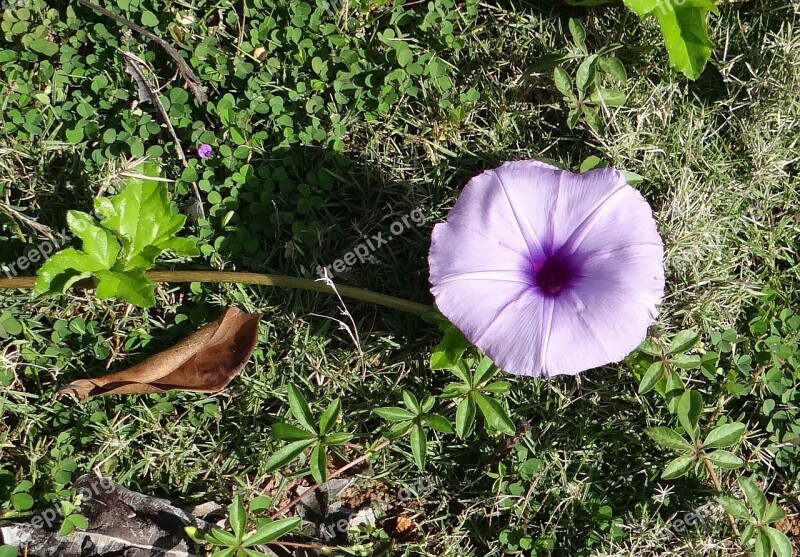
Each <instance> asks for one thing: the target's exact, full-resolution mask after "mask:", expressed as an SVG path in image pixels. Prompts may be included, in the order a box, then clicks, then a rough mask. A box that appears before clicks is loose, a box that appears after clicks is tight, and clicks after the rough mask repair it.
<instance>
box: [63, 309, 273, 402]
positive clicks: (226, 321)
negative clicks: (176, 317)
mask: <svg viewBox="0 0 800 557" xmlns="http://www.w3.org/2000/svg"><path fill="white" fill-rule="evenodd" d="M260 319H261V314H260V313H245V312H243V311H241V310H240V309H238V308H228V310H226V311H225V313H224V314H223V315H222V317H220V318H219V319H217V320H216V321H214V322H213V323H209V324H208V325H205V326H204V327H202V328H200V329H199V330H197V331H196V332H195V333H194V334H192V335H191V336H189V337H187V338H185V339H184V340H182V341H181V342H179V343H178V344H176V345H175V346H173V347H172V348H169V349H167V350H164V351H163V352H160V353H158V354H156V355H155V356H153V357H151V358H148V359H147V360H145V361H144V362H142V363H140V364H138V365H135V366H133V367H131V368H128V369H126V370H124V371H120V372H118V373H112V374H109V375H104V376H103V377H99V378H97V379H79V380H78V381H73V382H72V383H70V384H69V385H67V386H65V387H63V388H62V389H61V390H59V391H58V393H59V394H73V395H75V396H77V397H78V398H79V399H81V401H85V400H86V399H88V398H89V397H92V396H98V395H120V394H149V393H163V392H165V391H173V390H182V391H195V392H202V393H213V392H217V391H220V390H222V389H224V388H225V387H226V386H227V385H228V383H230V381H231V379H233V378H234V377H235V376H236V375H237V374H238V373H239V372H240V371H241V370H242V368H243V367H244V365H245V364H246V363H247V361H248V360H249V359H250V356H251V355H252V353H253V349H254V348H255V345H256V340H257V339H258V322H259V320H260Z"/></svg>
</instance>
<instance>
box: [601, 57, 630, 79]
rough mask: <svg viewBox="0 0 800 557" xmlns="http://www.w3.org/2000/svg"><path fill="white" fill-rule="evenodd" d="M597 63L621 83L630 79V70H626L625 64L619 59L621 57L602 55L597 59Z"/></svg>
mask: <svg viewBox="0 0 800 557" xmlns="http://www.w3.org/2000/svg"><path fill="white" fill-rule="evenodd" d="M597 63H598V64H600V67H601V68H603V70H604V71H605V72H606V73H607V74H608V75H610V76H611V77H613V78H614V79H616V80H617V81H618V82H619V83H626V82H627V81H628V72H626V71H625V66H624V65H622V62H620V61H619V58H613V57H611V56H601V57H600V58H598V59H597Z"/></svg>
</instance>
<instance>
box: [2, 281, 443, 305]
mask: <svg viewBox="0 0 800 557" xmlns="http://www.w3.org/2000/svg"><path fill="white" fill-rule="evenodd" d="M145 275H146V276H147V278H148V279H150V280H152V281H153V282H206V283H208V282H216V283H238V284H259V285H263V286H277V287H279V288H298V289H301V290H312V291H314V292H323V293H326V294H335V293H336V292H338V293H339V295H340V296H343V297H346V298H352V299H353V300H361V301H363V302H370V303H373V304H378V305H381V306H386V307H390V308H394V309H399V310H400V311H404V312H406V313H411V314H413V315H423V314H425V313H428V312H430V311H433V307H431V306H426V305H425V304H417V303H415V302H409V301H408V300H403V299H402V298H396V297H394V296H387V295H386V294H378V293H377V292H372V291H371V290H365V289H363V288H358V287H355V286H345V285H336V286H335V287H333V286H330V284H326V283H325V282H322V281H317V280H313V279H306V278H298V277H288V276H284V275H262V274H259V273H240V272H230V271H150V272H148V273H146V274H145ZM34 281H35V278H34V277H12V278H0V289H3V288H33V284H34Z"/></svg>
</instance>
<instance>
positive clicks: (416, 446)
mask: <svg viewBox="0 0 800 557" xmlns="http://www.w3.org/2000/svg"><path fill="white" fill-rule="evenodd" d="M427 451H428V440H427V438H426V437H425V430H424V429H422V426H421V425H419V424H414V427H413V428H411V453H412V454H413V455H414V462H416V464H417V468H419V469H420V470H424V469H425V455H426V453H427Z"/></svg>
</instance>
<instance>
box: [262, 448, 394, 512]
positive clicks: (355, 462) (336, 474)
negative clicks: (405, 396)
mask: <svg viewBox="0 0 800 557" xmlns="http://www.w3.org/2000/svg"><path fill="white" fill-rule="evenodd" d="M391 442H392V441H391V439H384V440H383V441H382V442H381V443H380V444H379V445H378V446H377V447H375V448H374V449H372V450H370V451H367V452H366V453H364V454H363V455H361V456H360V457H358V458H357V459H355V460H353V461H352V462H349V463H348V464H345V465H344V466H342V467H341V468H339V469H338V470H335V471H334V472H331V473H330V474H328V480H332V479H333V478H338V477H339V476H341V475H342V474H344V473H345V472H347V471H348V470H350V468H352V467H353V466H358V465H359V464H361V463H362V462H364V461H365V460H367V459H368V458H369V457H370V456H371V455H372V454H374V453H377V452H378V451H380V450H381V449H383V448H385V447H386V446H387V445H389V444H390V443H391ZM321 486H322V484H319V483H317V484H314V485H312V486H311V487H310V488H308V489H307V490H305V491H304V492H303V493H301V494H300V495H298V496H297V497H295V498H294V499H292V500H291V501H289V502H288V503H286V504H285V505H284V506H282V507H281V508H280V509H278V510H277V511H275V512H274V513H272V514H271V515H270V517H271V518H273V519H275V518H278V517H279V516H283V515H284V514H286V513H287V512H288V511H289V510H291V509H292V507H294V506H295V505H297V504H298V503H299V502H300V501H302V500H303V499H305V498H306V497H308V496H309V495H311V494H312V493H313V492H314V491H315V490H317V489H319V488H320V487H321Z"/></svg>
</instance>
